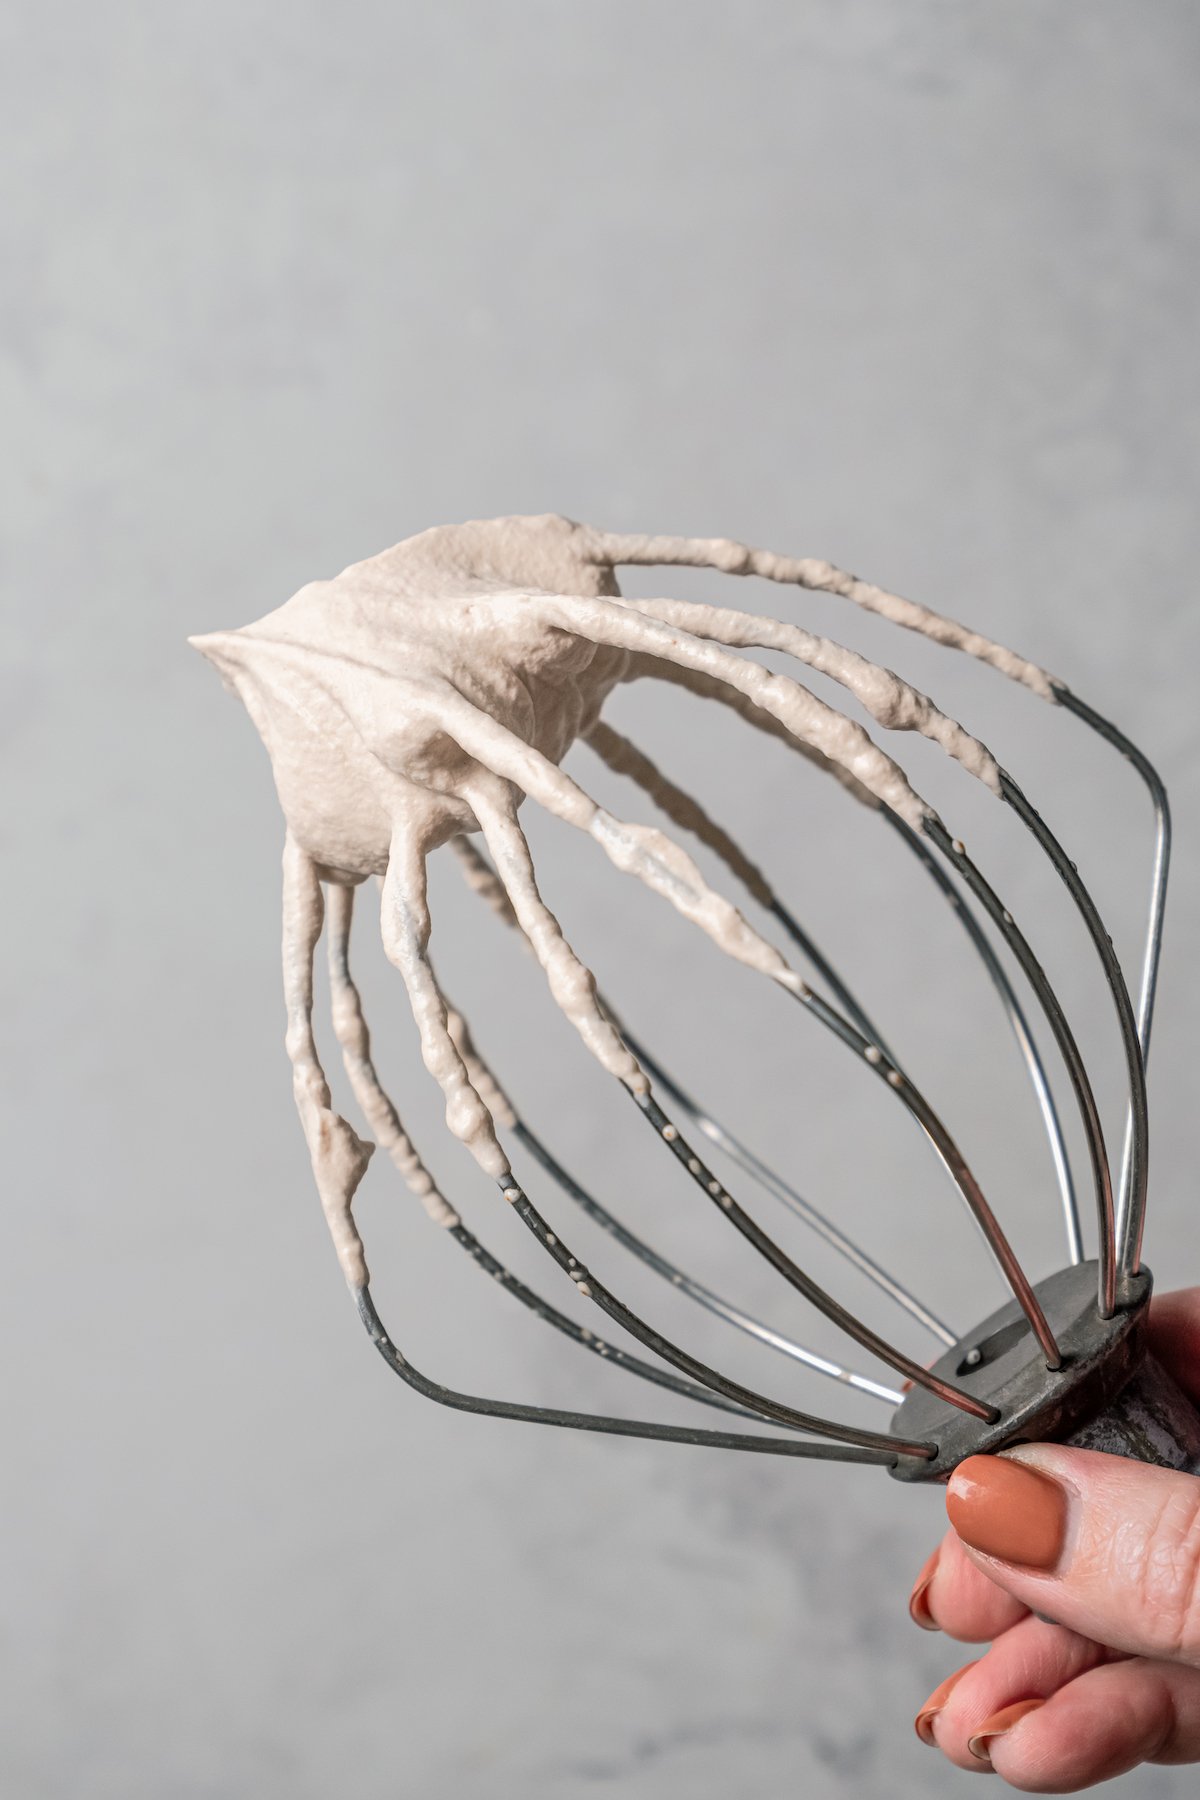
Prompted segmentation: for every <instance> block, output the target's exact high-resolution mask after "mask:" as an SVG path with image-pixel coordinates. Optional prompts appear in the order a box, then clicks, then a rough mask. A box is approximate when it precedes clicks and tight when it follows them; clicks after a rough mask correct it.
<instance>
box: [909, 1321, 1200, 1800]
mask: <svg viewBox="0 0 1200 1800" xmlns="http://www.w3.org/2000/svg"><path fill="white" fill-rule="evenodd" d="M1151 1348H1152V1351H1153V1353H1154V1354H1155V1355H1156V1356H1157V1357H1158V1359H1159V1361H1160V1362H1162V1363H1163V1365H1164V1366H1165V1367H1167V1368H1168V1369H1169V1370H1170V1372H1171V1374H1172V1375H1173V1376H1174V1377H1175V1380H1176V1381H1177V1382H1178V1383H1179V1385H1180V1386H1181V1387H1182V1388H1183V1389H1184V1391H1185V1392H1186V1393H1187V1394H1188V1395H1189V1396H1190V1398H1191V1399H1192V1400H1193V1402H1195V1403H1196V1404H1197V1405H1200V1288H1192V1289H1189V1290H1187V1291H1184V1292H1181V1293H1174V1294H1165V1295H1162V1296H1160V1297H1158V1298H1156V1299H1155V1300H1154V1301H1153V1302H1152V1304H1151ZM1017 1459H1018V1460H1020V1461H1022V1462H1024V1463H1026V1464H1027V1465H1028V1466H1029V1467H1032V1468H1034V1469H1036V1470H1038V1471H1039V1472H1040V1473H1041V1474H1043V1475H1047V1476H1050V1477H1051V1478H1052V1480H1053V1481H1054V1482H1055V1483H1056V1484H1057V1485H1058V1486H1059V1488H1060V1489H1061V1490H1062V1491H1063V1492H1064V1493H1065V1496H1066V1514H1067V1527H1066V1533H1065V1541H1064V1548H1063V1551H1062V1553H1061V1555H1060V1556H1059V1557H1058V1558H1057V1560H1056V1561H1055V1563H1054V1565H1053V1566H1052V1567H1050V1568H1048V1569H1042V1570H1038V1569H1032V1568H1029V1567H1027V1566H1022V1565H1019V1564H1017V1563H1014V1562H1002V1561H999V1560H998V1559H997V1558H995V1557H992V1556H985V1555H983V1554H981V1553H980V1552H979V1551H978V1550H974V1549H971V1548H969V1547H968V1546H967V1545H965V1544H964V1543H963V1541H962V1540H961V1538H960V1537H959V1536H958V1535H957V1534H956V1532H955V1531H953V1530H951V1531H949V1532H948V1533H947V1535H946V1537H945V1538H944V1540H943V1541H942V1543H941V1545H940V1546H939V1547H938V1549H937V1550H936V1551H935V1552H934V1555H933V1557H932V1558H931V1559H930V1562H929V1563H927V1564H926V1566H925V1568H924V1569H923V1570H922V1571H921V1575H920V1577H918V1584H917V1591H918V1592H919V1598H918V1600H917V1602H916V1606H915V1608H914V1616H916V1617H918V1619H919V1622H920V1621H923V1622H924V1623H925V1624H926V1625H927V1626H929V1627H930V1628H937V1629H939V1630H941V1631H944V1632H945V1633H946V1634H947V1636H949V1637H951V1638H956V1639H958V1640H959V1641H960V1642H962V1643H970V1644H977V1643H984V1644H987V1645H988V1648H987V1649H986V1650H985V1651H984V1652H983V1654H982V1655H981V1656H980V1657H979V1658H978V1660H976V1661H975V1662H973V1663H970V1664H967V1665H966V1666H965V1672H960V1671H959V1670H956V1671H955V1675H957V1679H956V1680H954V1685H953V1687H952V1689H951V1690H950V1691H949V1692H948V1693H947V1692H944V1691H943V1690H935V1693H934V1694H932V1695H930V1697H929V1700H928V1701H926V1702H925V1706H924V1707H923V1709H922V1723H921V1724H919V1726H918V1729H919V1732H920V1734H921V1735H922V1736H923V1737H924V1739H925V1741H926V1742H931V1743H932V1744H934V1745H935V1746H936V1748H937V1749H939V1750H940V1751H941V1752H942V1754H943V1755H944V1756H946V1757H948V1758H949V1760H950V1761H951V1762H953V1763H956V1764H957V1765H958V1767H959V1768H961V1769H967V1770H971V1771H972V1772H974V1773H976V1774H978V1773H981V1772H984V1771H987V1770H988V1769H989V1767H990V1768H991V1769H992V1770H994V1772H995V1773H996V1774H997V1775H999V1776H1000V1777H1001V1778H1002V1779H1003V1780H1004V1781H1005V1782H1007V1783H1008V1784H1009V1786H1010V1787H1013V1788H1016V1789H1019V1790H1020V1791H1021V1792H1023V1793H1035V1794H1067V1793H1074V1792H1076V1791H1077V1790H1079V1789H1080V1788H1086V1787H1090V1786H1092V1785H1093V1784H1095V1783H1096V1782H1101V1781H1107V1780H1110V1779H1112V1777H1114V1776H1116V1775H1120V1774H1123V1773H1125V1772H1126V1771H1128V1770H1130V1769H1133V1768H1136V1767H1137V1766H1138V1765H1139V1764H1140V1763H1189V1762H1197V1761H1200V1479H1197V1478H1196V1477H1195V1476H1193V1475H1188V1474H1177V1473H1175V1472H1173V1471H1169V1470H1165V1469H1158V1468H1150V1467H1147V1466H1146V1465H1144V1464H1141V1463H1137V1462H1132V1461H1128V1460H1126V1459H1125V1458H1123V1457H1112V1456H1102V1455H1099V1454H1098V1453H1096V1452H1095V1451H1087V1450H1075V1449H1070V1448H1068V1447H1066V1446H1065V1445H1058V1444H1038V1445H1030V1446H1027V1447H1026V1448H1024V1449H1022V1450H1020V1451H1019V1452H1017ZM954 1492H955V1489H954V1483H953V1480H952V1482H951V1486H950V1489H949V1492H948V1505H951V1506H953V1504H954ZM922 1583H924V1586H922ZM1039 1615H1040V1616H1039ZM1049 1621H1053V1622H1052V1623H1051V1622H1049ZM951 1679H953V1677H952V1678H951ZM1030 1702H1042V1704H1033V1705H1030V1706H1029V1707H1028V1710H1022V1711H1021V1713H1020V1716H1017V1717H1016V1718H1015V1719H1013V1722H1012V1723H1011V1724H1009V1726H1008V1728H1007V1729H1004V1730H1002V1732H1001V1733H1000V1734H999V1735H996V1736H991V1737H988V1738H986V1741H985V1742H983V1743H982V1744H981V1743H980V1732H981V1727H984V1726H985V1725H987V1724H988V1722H989V1721H994V1720H995V1719H996V1715H997V1714H1000V1715H1002V1718H1001V1721H1000V1722H1001V1723H1003V1722H1004V1720H1003V1715H1004V1714H1005V1713H1006V1712H1007V1709H1009V1708H1011V1707H1014V1706H1016V1707H1021V1705H1022V1703H1030ZM1008 1716H1009V1718H1012V1715H1011V1714H1009V1715H1008ZM972 1738H974V1739H975V1750H974V1751H973V1750H972V1747H971V1740H972ZM981 1749H982V1750H983V1751H984V1753H985V1756H986V1758H987V1759H988V1760H981V1759H980V1755H979V1751H980V1750H981Z"/></svg>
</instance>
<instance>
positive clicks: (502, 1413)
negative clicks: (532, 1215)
mask: <svg viewBox="0 0 1200 1800" xmlns="http://www.w3.org/2000/svg"><path fill="white" fill-rule="evenodd" d="M354 1302H355V1305H356V1306H357V1308H358V1315H359V1318H360V1319H361V1320H362V1322H363V1325H364V1326H365V1328H366V1331H367V1335H368V1336H369V1337H370V1339H371V1342H372V1343H373V1344H374V1345H375V1348H376V1349H377V1350H378V1351H379V1354H380V1355H381V1356H382V1357H383V1360H384V1362H386V1363H387V1365H388V1367H389V1369H391V1370H392V1372H393V1373H394V1374H396V1375H398V1376H399V1377H400V1379H401V1380H402V1381H404V1382H407V1384H408V1386H409V1387H411V1388H413V1389H414V1390H415V1391H416V1392H417V1393H418V1394H420V1395H422V1396H423V1397H424V1398H425V1399H426V1400H433V1401H435V1402H436V1403H437V1404H438V1405H439V1406H449V1407H452V1408H454V1409H455V1411H457V1412H468V1413H480V1414H482V1415H483V1416H484V1417H486V1418H491V1419H519V1420H523V1421H524V1422H526V1423H528V1424H534V1425H557V1426H561V1427H564V1428H566V1429H567V1430H570V1431H596V1432H601V1433H603V1434H605V1435H607V1436H609V1437H631V1438H649V1439H652V1440H653V1441H654V1442H656V1443H664V1444H696V1445H699V1446H700V1447H701V1448H707V1449H710V1450H742V1451H747V1452H749V1453H751V1454H758V1455H765V1456H799V1457H806V1458H809V1459H811V1460H813V1461H819V1462H848V1463H875V1464H879V1465H882V1466H883V1467H891V1465H892V1464H894V1463H895V1461H896V1458H897V1456H914V1455H915V1456H920V1457H922V1458H924V1459H926V1460H927V1459H928V1458H929V1457H931V1456H932V1455H933V1454H934V1449H933V1446H932V1445H931V1444H922V1445H920V1446H916V1445H904V1444H901V1443H899V1442H896V1443H893V1442H891V1441H890V1440H889V1441H887V1442H886V1443H884V1444H880V1445H876V1446H870V1445H865V1444H848V1443H847V1444H838V1443H813V1442H811V1441H805V1440H803V1439H799V1438H774V1437H752V1436H750V1434H749V1433H747V1432H738V1431H711V1430H704V1429H701V1428H699V1427H694V1426H690V1425H660V1424H658V1423H657V1422H654V1421H651V1420H645V1419H615V1418H610V1417H608V1416H607V1415H606V1414H603V1413H579V1412H563V1411H562V1410H560V1409H559V1408H558V1407H553V1406H524V1405H521V1404H519V1403H517V1402H515V1401H512V1400H493V1399H490V1398H488V1397H486V1396H484V1395H481V1394H465V1393H462V1392H461V1391H460V1390H459V1389H457V1388H449V1387H444V1386H443V1385H442V1383H441V1382H438V1381H433V1380H431V1379H430V1377H429V1376H428V1375H423V1374H422V1373H421V1371H420V1370H419V1369H417V1368H415V1367H414V1366H413V1364H412V1363H411V1362H409V1360H408V1358H407V1357H406V1356H404V1355H403V1354H402V1352H401V1351H400V1350H399V1349H398V1348H397V1346H396V1345H395V1344H394V1343H393V1342H392V1339H391V1338H390V1336H389V1335H388V1333H387V1331H386V1329H385V1328H384V1324H383V1321H382V1320H381V1319H380V1317H379V1314H378V1312H377V1311H376V1309H375V1302H374V1301H373V1300H372V1298H371V1293H370V1289H369V1288H366V1287H361V1288H355V1290H354Z"/></svg>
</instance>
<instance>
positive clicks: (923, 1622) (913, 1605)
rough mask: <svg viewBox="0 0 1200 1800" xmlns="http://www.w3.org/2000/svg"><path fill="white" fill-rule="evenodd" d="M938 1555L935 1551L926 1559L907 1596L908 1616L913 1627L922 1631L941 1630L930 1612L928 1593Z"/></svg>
mask: <svg viewBox="0 0 1200 1800" xmlns="http://www.w3.org/2000/svg"><path fill="white" fill-rule="evenodd" d="M939 1548H940V1547H939ZM938 1554H939V1551H938V1550H935V1551H934V1553H933V1555H932V1556H931V1557H929V1558H928V1559H927V1561H926V1563H925V1567H924V1568H923V1569H922V1570H921V1573H920V1574H919V1575H918V1576H917V1579H916V1581H915V1582H914V1583H913V1591H912V1593H911V1594H910V1595H909V1596H908V1616H909V1618H910V1619H911V1620H912V1622H913V1624H914V1625H919V1626H920V1627H921V1630H922V1631H938V1630H940V1629H941V1628H940V1626H939V1625H938V1622H937V1620H936V1619H935V1618H934V1616H933V1613H932V1612H931V1611H930V1607H929V1592H928V1590H929V1584H930V1582H931V1581H932V1580H933V1576H934V1571H935V1570H936V1568H937V1564H938Z"/></svg>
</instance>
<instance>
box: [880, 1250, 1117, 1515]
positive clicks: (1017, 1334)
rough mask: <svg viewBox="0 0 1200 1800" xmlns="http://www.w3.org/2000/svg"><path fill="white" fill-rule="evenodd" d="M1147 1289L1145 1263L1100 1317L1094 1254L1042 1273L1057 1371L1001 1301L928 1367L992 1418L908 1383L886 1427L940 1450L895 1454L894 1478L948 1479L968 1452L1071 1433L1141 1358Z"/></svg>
mask: <svg viewBox="0 0 1200 1800" xmlns="http://www.w3.org/2000/svg"><path fill="white" fill-rule="evenodd" d="M1150 1289H1151V1277H1150V1271H1149V1270H1148V1269H1146V1268H1144V1267H1143V1268H1142V1269H1141V1270H1140V1271H1139V1272H1138V1274H1137V1275H1136V1276H1134V1277H1133V1278H1132V1282H1131V1288H1130V1291H1131V1295H1132V1298H1131V1302H1130V1304H1129V1305H1127V1306H1124V1307H1121V1308H1119V1309H1118V1311H1117V1312H1115V1313H1114V1314H1113V1316H1112V1318H1111V1319H1104V1318H1101V1316H1100V1311H1099V1307H1098V1304H1097V1297H1096V1296H1097V1291H1098V1266H1097V1264H1096V1263H1095V1262H1094V1261H1092V1262H1083V1263H1076V1264H1073V1265H1072V1266H1071V1267H1070V1268H1066V1269H1059V1270H1058V1272H1057V1274H1054V1275H1050V1276H1048V1277H1047V1278H1046V1280H1045V1281H1039V1282H1038V1283H1037V1285H1036V1287H1035V1289H1034V1292H1035V1293H1036V1295H1037V1298H1038V1300H1039V1302H1040V1303H1041V1306H1042V1309H1043V1311H1044V1312H1045V1314H1046V1318H1047V1320H1048V1322H1049V1325H1050V1329H1051V1330H1052V1331H1053V1333H1054V1336H1055V1338H1056V1339H1057V1341H1058V1345H1059V1348H1060V1350H1061V1351H1062V1356H1063V1364H1062V1367H1061V1368H1060V1369H1055V1370H1051V1369H1048V1368H1047V1367H1046V1359H1045V1356H1044V1354H1043V1353H1042V1351H1041V1350H1040V1348H1039V1346H1038V1343H1037V1340H1036V1338H1035V1337H1034V1335H1033V1332H1032V1330H1031V1329H1030V1326H1029V1322H1028V1320H1027V1319H1026V1317H1025V1314H1024V1313H1023V1312H1022V1311H1021V1308H1020V1305H1019V1304H1018V1302H1017V1301H1016V1300H1011V1301H1009V1303H1008V1304H1007V1305H1006V1306H1002V1307H1000V1308H999V1309H998V1310H997V1311H996V1312H994V1313H992V1314H991V1316H990V1317H989V1318H987V1319H985V1320H984V1321H983V1323H982V1324H981V1325H978V1326H976V1328H975V1330H974V1331H972V1332H970V1333H969V1334H968V1335H967V1336H966V1337H964V1338H961V1339H960V1340H959V1342H958V1343H957V1344H955V1345H954V1347H953V1348H952V1349H950V1350H947V1351H946V1352H945V1354H944V1355H943V1356H941V1357H939V1359H938V1361H937V1362H935V1363H934V1364H933V1365H932V1373H933V1374H935V1375H939V1376H941V1377H942V1378H943V1379H944V1380H946V1381H950V1382H953V1383H955V1384H956V1385H957V1386H958V1387H961V1388H962V1389H963V1390H964V1391H965V1392H967V1393H969V1394H971V1395H973V1396H974V1397H975V1398H976V1399H979V1400H982V1401H985V1402H986V1403H987V1404H988V1405H989V1406H991V1407H994V1408H995V1409H996V1411H997V1412H998V1414H999V1417H998V1418H997V1419H995V1420H994V1421H993V1422H992V1423H991V1424H987V1423H985V1422H984V1421H983V1420H980V1419H976V1418H973V1417H972V1416H971V1415H970V1414H969V1413H966V1412H963V1411H962V1410H961V1409H960V1408H958V1407H956V1406H951V1405H949V1404H948V1403H947V1402H946V1401H944V1400H941V1399H939V1398H938V1396H937V1395H936V1394H931V1393H929V1392H928V1390H927V1389H925V1388H920V1387H916V1388H913V1389H912V1390H911V1392H910V1393H909V1394H907V1395H906V1397H905V1399H904V1402H903V1404H902V1405H901V1406H900V1407H898V1408H897V1410H896V1412H895V1414H894V1415H893V1418H892V1424H891V1430H892V1432H893V1434H894V1435H895V1436H896V1437H898V1438H904V1439H906V1440H909V1441H912V1440H919V1441H921V1442H924V1443H931V1444H936V1445H937V1455H936V1456H935V1457H933V1458H930V1459H927V1460H919V1459H918V1458H916V1457H908V1456H901V1457H897V1459H896V1462H895V1463H894V1464H893V1465H892V1467H891V1470H890V1473H891V1474H892V1475H894V1476H895V1478H896V1480H897V1481H945V1480H947V1479H948V1477H949V1476H950V1474H951V1472H952V1471H953V1470H954V1469H955V1468H956V1467H957V1466H958V1464H959V1463H960V1462H962V1461H964V1460H965V1458H966V1457H968V1456H976V1455H979V1454H980V1453H981V1452H991V1451H996V1450H1005V1449H1008V1448H1009V1447H1010V1446H1012V1445H1014V1444H1021V1443H1032V1442H1035V1441H1038V1440H1043V1441H1044V1440H1047V1439H1050V1440H1061V1439H1064V1438H1069V1437H1071V1436H1072V1435H1073V1434H1074V1433H1075V1432H1077V1431H1078V1430H1079V1429H1080V1427H1081V1426H1083V1425H1085V1424H1086V1423H1087V1422H1088V1421H1089V1420H1090V1419H1093V1418H1095V1417H1096V1415H1097V1414H1099V1413H1102V1412H1104V1411H1105V1409H1106V1408H1107V1407H1108V1406H1109V1404H1110V1403H1111V1401H1112V1400H1113V1399H1114V1398H1115V1397H1116V1396H1117V1395H1118V1394H1119V1393H1120V1391H1121V1389H1122V1388H1123V1387H1124V1386H1125V1385H1126V1383H1127V1382H1128V1381H1129V1379H1130V1377H1131V1376H1132V1375H1133V1373H1134V1372H1135V1370H1136V1369H1137V1367H1138V1365H1139V1363H1140V1362H1141V1361H1142V1359H1143V1357H1144V1355H1145V1349H1146V1345H1145V1330H1144V1326H1145V1320H1146V1307H1147V1303H1148V1301H1149V1299H1150Z"/></svg>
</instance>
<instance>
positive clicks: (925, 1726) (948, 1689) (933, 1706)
mask: <svg viewBox="0 0 1200 1800" xmlns="http://www.w3.org/2000/svg"><path fill="white" fill-rule="evenodd" d="M974 1667H975V1664H974V1663H973V1662H969V1663H965V1664H964V1665H963V1667H962V1668H961V1669H955V1671H954V1673H953V1675H947V1677H946V1679H945V1681H943V1683H942V1685H941V1687H935V1688H934V1690H933V1692H932V1694H930V1696H929V1698H928V1700H927V1701H926V1702H925V1704H924V1706H923V1707H922V1708H921V1710H920V1712H919V1713H918V1714H917V1716H916V1718H915V1719H914V1720H913V1726H914V1728H915V1730H916V1733H917V1736H918V1737H919V1738H920V1740H921V1742H922V1743H923V1744H928V1745H929V1746H930V1748H931V1749H932V1748H933V1744H934V1736H933V1721H934V1719H935V1718H936V1716H937V1714H938V1713H940V1712H941V1710H942V1708H943V1706H945V1704H946V1702H947V1700H948V1699H949V1698H950V1696H951V1694H952V1693H953V1692H954V1690H955V1688H956V1687H957V1686H958V1684H959V1682H960V1681H961V1680H962V1678H963V1676H964V1675H965V1674H966V1672H967V1670H968V1669H973V1668H974Z"/></svg>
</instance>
